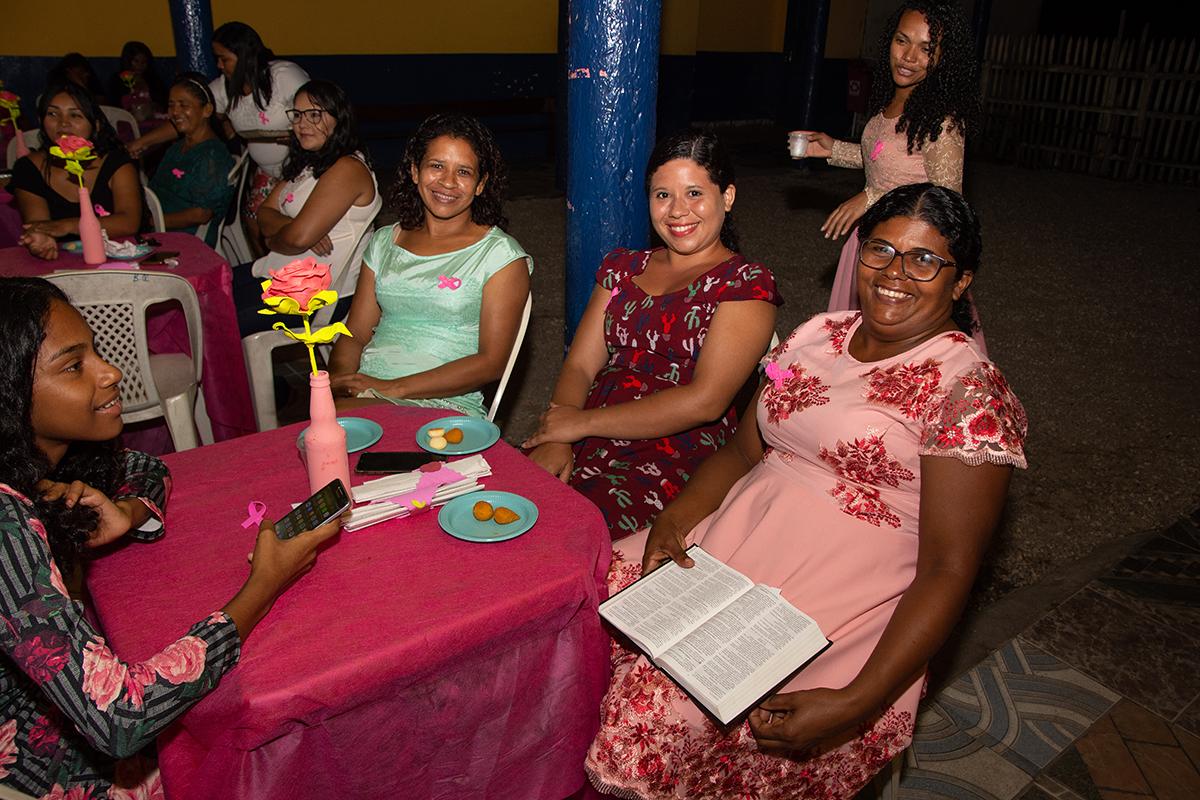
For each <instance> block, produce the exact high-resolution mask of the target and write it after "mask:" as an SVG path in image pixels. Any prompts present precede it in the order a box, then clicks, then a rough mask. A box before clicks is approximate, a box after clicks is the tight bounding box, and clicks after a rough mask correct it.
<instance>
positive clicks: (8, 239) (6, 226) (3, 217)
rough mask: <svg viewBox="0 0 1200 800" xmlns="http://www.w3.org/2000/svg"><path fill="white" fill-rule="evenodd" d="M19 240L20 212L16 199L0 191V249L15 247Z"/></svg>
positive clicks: (5, 191)
mask: <svg viewBox="0 0 1200 800" xmlns="http://www.w3.org/2000/svg"><path fill="white" fill-rule="evenodd" d="M20 238H21V212H20V211H18V210H17V198H15V197H13V196H12V195H11V194H9V193H8V191H7V190H5V189H0V247H16V245H17V240H18V239H20Z"/></svg>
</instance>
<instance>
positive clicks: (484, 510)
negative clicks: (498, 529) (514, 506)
mask: <svg viewBox="0 0 1200 800" xmlns="http://www.w3.org/2000/svg"><path fill="white" fill-rule="evenodd" d="M502 510H504V511H508V509H502ZM471 513H472V514H474V515H475V519H477V520H479V521H480V522H487V521H488V520H489V519H491V518H492V515H493V513H494V512H493V511H492V504H491V503H489V502H488V501H486V500H480V501H479V502H478V503H476V504H475V505H474V506H472V507H471ZM509 513H510V514H511V513H512V512H511V511H509Z"/></svg>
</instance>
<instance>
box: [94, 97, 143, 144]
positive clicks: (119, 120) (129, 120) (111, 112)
mask: <svg viewBox="0 0 1200 800" xmlns="http://www.w3.org/2000/svg"><path fill="white" fill-rule="evenodd" d="M100 110H101V111H103V112H104V116H106V117H108V122H109V124H110V125H112V126H113V130H114V131H116V132H117V136H118V138H120V135H121V129H120V128H119V127H117V126H118V125H128V126H129V129H130V130H131V131H133V136H132V137H130V138H129V139H128V141H131V142H132V141H133V140H134V139H136V138H138V137H139V136H141V135H142V129H141V128H140V127H139V126H138V121H137V119H136V118H134V116H133V114H130V113H129V112H128V111H126V110H125V109H123V108H118V107H116V106H100ZM121 141H126V140H125V139H121Z"/></svg>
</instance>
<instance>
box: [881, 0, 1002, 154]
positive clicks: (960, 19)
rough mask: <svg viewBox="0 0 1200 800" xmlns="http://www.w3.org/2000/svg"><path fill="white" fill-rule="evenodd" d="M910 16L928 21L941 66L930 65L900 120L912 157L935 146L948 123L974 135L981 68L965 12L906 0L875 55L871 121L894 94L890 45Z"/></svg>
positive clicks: (928, 0)
mask: <svg viewBox="0 0 1200 800" xmlns="http://www.w3.org/2000/svg"><path fill="white" fill-rule="evenodd" d="M906 11H916V12H918V13H919V14H922V15H923V16H924V17H925V20H926V22H928V23H929V38H930V41H931V42H932V44H933V52H934V53H935V54H937V60H936V62H934V61H932V60H931V64H930V67H929V71H928V74H927V75H926V77H925V80H923V81H921V83H919V84H918V85H917V86H916V87H915V88H914V89H913V90H912V94H910V95H909V96H908V100H907V101H905V103H904V110H903V111H901V112H900V118H899V119H897V120H896V132H897V133H903V132H907V133H908V152H909V153H910V154H911V153H912V152H913V150H914V148H919V147H922V146H923V145H924V144H925V143H926V142H936V141H937V138H938V135H939V134H940V133H941V131H942V123H943V122H945V121H946V120H947V119H949V120H950V124H951V126H952V127H954V128H955V129H957V130H958V132H959V133H960V134H962V136H963V138H966V137H967V136H968V135H969V134H970V132H971V130H972V129H973V127H974V126H975V124H976V121H977V120H978V118H979V64H978V60H977V59H976V57H975V42H974V40H973V38H972V36H971V28H970V26H969V25H968V24H967V20H966V17H964V16H963V13H962V9H960V8H959V7H958V6H957V5H956V4H955V3H953V2H950V0H905V2H904V3H903V4H901V6H900V7H899V8H898V9H896V13H894V14H892V16H891V18H890V19H889V20H888V24H887V28H885V30H886V31H887V33H886V34H885V35H884V36H883V37H882V38H881V39H880V41H879V49H878V51H877V52H876V54H875V70H874V73H873V75H872V77H871V101H870V104H869V106H868V111H869V114H870V116H874V115H876V114H878V113H879V112H881V111H883V109H884V108H885V107H886V106H887V104H888V102H890V101H891V99H892V95H893V94H894V93H895V90H896V87H895V83H894V82H893V80H892V67H891V45H892V38H893V37H894V36H895V35H896V29H897V28H898V27H899V25H900V18H901V17H902V16H904V12H906Z"/></svg>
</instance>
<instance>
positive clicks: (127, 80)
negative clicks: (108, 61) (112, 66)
mask: <svg viewBox="0 0 1200 800" xmlns="http://www.w3.org/2000/svg"><path fill="white" fill-rule="evenodd" d="M118 77H119V78H120V79H121V83H123V84H125V86H126V87H127V88H129V89H131V90H132V89H133V84H134V83H136V82H137V73H136V72H134V71H133V70H131V69H126V70H122V71H121V73H120V75H118Z"/></svg>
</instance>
